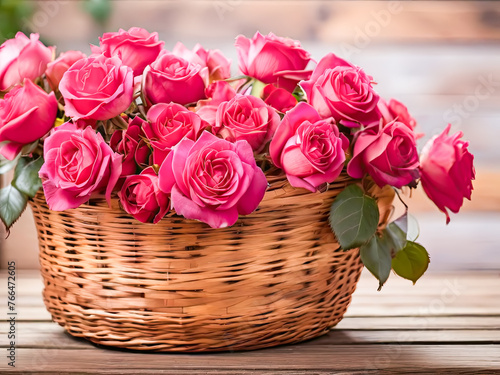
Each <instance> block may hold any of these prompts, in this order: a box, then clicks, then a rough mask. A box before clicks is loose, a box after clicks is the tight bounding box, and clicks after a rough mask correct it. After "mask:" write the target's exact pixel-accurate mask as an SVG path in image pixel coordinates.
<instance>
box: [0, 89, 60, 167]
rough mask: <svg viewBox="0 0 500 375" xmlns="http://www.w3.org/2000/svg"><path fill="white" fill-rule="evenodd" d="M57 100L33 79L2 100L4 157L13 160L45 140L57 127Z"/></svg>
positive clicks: (0, 129)
mask: <svg viewBox="0 0 500 375" xmlns="http://www.w3.org/2000/svg"><path fill="white" fill-rule="evenodd" d="M56 116H57V100H56V97H55V95H54V93H53V92H51V93H50V94H47V93H46V92H45V91H43V90H42V89H41V88H40V87H38V86H37V85H35V84H34V83H33V82H31V81H30V80H29V79H26V80H25V81H24V86H16V87H15V88H14V89H12V90H11V91H10V92H8V93H7V94H6V95H5V98H4V99H2V100H0V143H3V142H7V143H6V144H5V145H4V146H3V147H2V146H0V147H1V148H0V153H1V154H2V155H3V156H5V157H6V158H7V159H9V160H13V159H14V158H15V157H16V155H17V154H19V152H21V149H22V148H23V146H24V145H27V144H29V143H32V142H34V141H36V140H37V139H39V138H41V137H43V136H44V135H45V134H47V133H48V132H49V130H50V129H52V127H53V126H54V122H55V121H56Z"/></svg>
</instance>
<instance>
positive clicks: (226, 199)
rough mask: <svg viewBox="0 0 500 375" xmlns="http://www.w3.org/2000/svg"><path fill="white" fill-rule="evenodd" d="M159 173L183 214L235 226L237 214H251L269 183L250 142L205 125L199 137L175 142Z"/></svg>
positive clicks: (214, 224) (214, 225)
mask: <svg viewBox="0 0 500 375" xmlns="http://www.w3.org/2000/svg"><path fill="white" fill-rule="evenodd" d="M159 178H160V189H161V190H163V191H164V192H165V193H170V192H171V197H170V199H171V202H172V206H173V208H174V209H175V211H176V212H177V213H178V214H179V215H182V216H184V217H185V218H186V219H194V220H200V221H203V222H204V223H207V224H208V225H210V226H211V227H212V228H224V227H228V226H231V225H233V224H234V223H236V221H237V220H238V215H249V214H251V213H252V212H253V211H254V210H255V209H256V208H257V206H258V205H259V203H260V202H261V200H262V198H263V197H264V193H265V191H266V189H267V180H266V176H265V175H264V172H262V170H261V169H260V168H259V167H258V166H257V164H256V162H255V159H254V157H253V152H252V148H251V147H250V145H249V144H248V142H246V141H237V142H235V143H231V142H228V141H226V140H224V139H220V138H217V137H216V136H214V135H212V134H211V133H209V132H206V131H205V132H203V134H202V135H201V137H200V138H199V139H198V140H197V141H196V142H195V141H192V140H191V139H188V138H184V139H183V140H182V141H181V142H180V143H179V144H178V145H177V146H175V147H174V149H173V150H172V152H171V153H170V154H169V155H168V157H167V159H166V160H165V162H164V163H163V165H162V166H161V168H160V172H159Z"/></svg>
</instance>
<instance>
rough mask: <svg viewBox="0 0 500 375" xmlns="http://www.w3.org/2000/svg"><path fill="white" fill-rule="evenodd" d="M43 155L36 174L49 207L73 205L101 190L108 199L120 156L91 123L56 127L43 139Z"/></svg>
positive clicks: (119, 170)
mask: <svg viewBox="0 0 500 375" xmlns="http://www.w3.org/2000/svg"><path fill="white" fill-rule="evenodd" d="M43 158H44V160H45V163H44V164H43V165H42V168H41V169H40V172H39V175H40V178H41V179H42V182H43V191H44V193H45V199H46V200H47V204H48V205H49V208H50V209H51V210H52V211H64V210H67V209H70V208H76V207H78V206H80V205H81V204H83V203H85V202H87V201H88V200H89V199H90V198H91V196H92V195H93V194H97V193H100V192H101V191H105V197H106V199H107V201H108V203H110V200H111V192H112V191H113V188H114V187H115V185H116V183H117V181H118V178H119V177H120V174H121V171H122V163H121V162H122V156H121V155H118V154H115V153H114V152H113V150H112V149H111V147H109V145H108V144H107V143H106V142H105V141H104V139H103V138H102V136H101V135H100V134H99V133H96V132H95V131H94V130H93V129H92V128H91V127H88V128H85V129H83V130H82V129H78V128H77V127H76V126H75V125H74V124H70V123H66V124H64V125H61V126H60V127H58V128H56V130H55V131H54V132H53V133H52V134H51V135H50V136H49V137H48V138H47V139H46V140H45V142H44V150H43Z"/></svg>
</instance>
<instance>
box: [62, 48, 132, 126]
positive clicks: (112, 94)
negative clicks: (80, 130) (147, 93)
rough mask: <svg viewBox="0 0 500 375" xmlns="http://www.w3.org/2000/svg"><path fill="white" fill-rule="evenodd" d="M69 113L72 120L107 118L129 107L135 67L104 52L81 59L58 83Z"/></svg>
mask: <svg viewBox="0 0 500 375" xmlns="http://www.w3.org/2000/svg"><path fill="white" fill-rule="evenodd" d="M59 91H60V92H61V94H62V96H63V98H64V102H65V107H64V109H65V111H66V115H67V116H69V117H72V118H73V120H78V119H80V118H86V119H88V118H90V119H94V120H108V119H110V118H113V117H115V116H118V115H119V114H120V113H122V112H124V111H125V110H127V108H128V107H129V105H130V104H131V103H132V99H133V91H134V77H133V74H132V69H131V68H130V67H128V66H126V65H123V64H122V62H121V60H120V59H119V58H118V57H110V58H107V57H105V56H103V55H99V56H94V57H88V58H86V59H81V60H78V61H77V62H76V63H75V64H73V65H72V66H71V67H70V68H69V69H68V70H67V71H66V73H64V75H63V78H62V79H61V82H60V83H59Z"/></svg>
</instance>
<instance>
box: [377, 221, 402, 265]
mask: <svg viewBox="0 0 500 375" xmlns="http://www.w3.org/2000/svg"><path fill="white" fill-rule="evenodd" d="M382 236H383V238H384V241H385V242H387V247H388V248H389V249H390V251H391V255H392V257H394V256H395V255H396V254H397V253H398V252H399V251H400V250H402V249H404V247H405V246H406V243H407V240H406V231H404V230H403V229H401V227H400V226H399V225H398V224H397V223H396V221H393V222H392V223H390V224H389V225H387V228H385V229H384V230H383V231H382Z"/></svg>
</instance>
